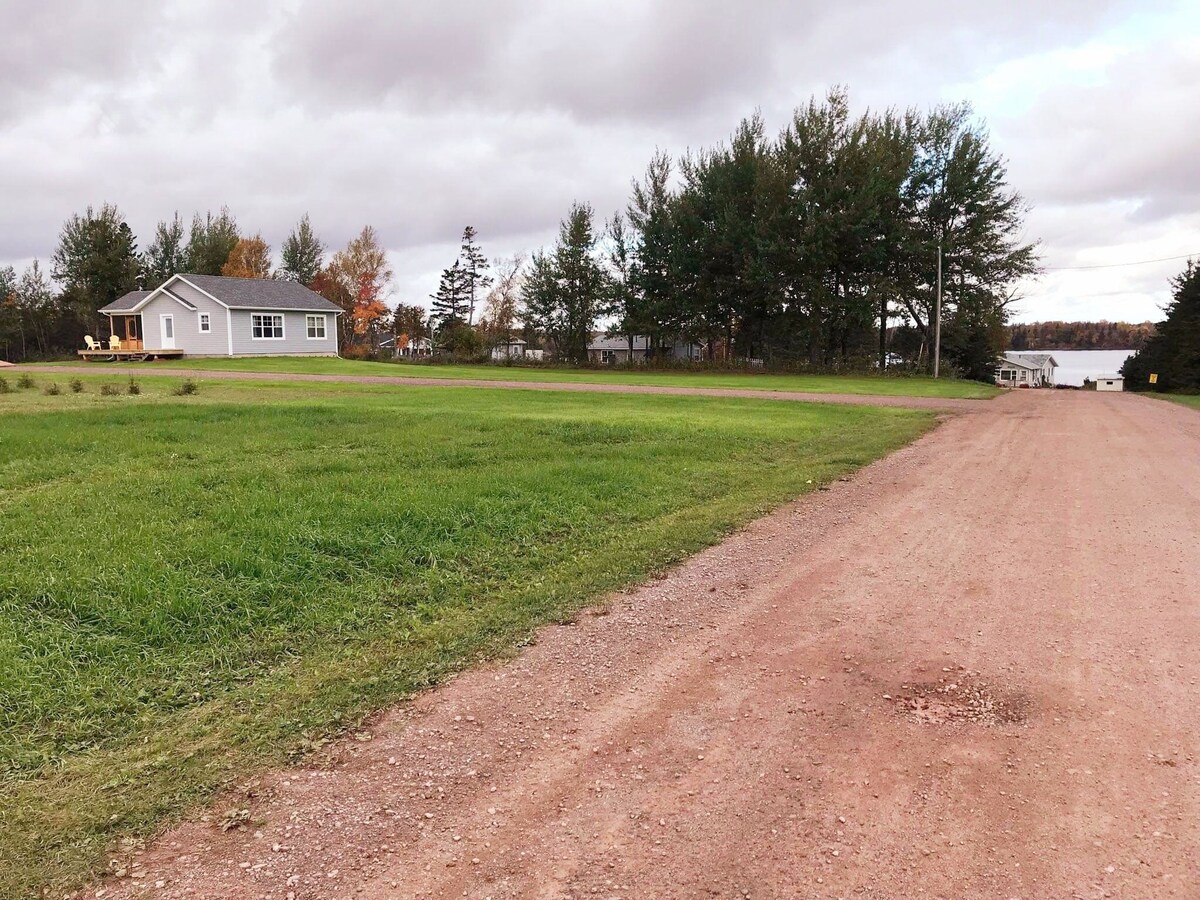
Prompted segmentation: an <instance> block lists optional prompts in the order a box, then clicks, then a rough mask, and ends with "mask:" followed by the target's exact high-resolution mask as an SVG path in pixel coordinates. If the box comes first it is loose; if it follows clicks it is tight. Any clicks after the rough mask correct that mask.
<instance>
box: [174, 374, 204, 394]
mask: <svg viewBox="0 0 1200 900" xmlns="http://www.w3.org/2000/svg"><path fill="white" fill-rule="evenodd" d="M198 393H200V386H199V385H197V384H196V382H194V381H192V379H190V378H186V379H184V382H183V384H181V385H180V386H179V387H177V388H175V396H176V397H187V396H190V395H192V394H198Z"/></svg>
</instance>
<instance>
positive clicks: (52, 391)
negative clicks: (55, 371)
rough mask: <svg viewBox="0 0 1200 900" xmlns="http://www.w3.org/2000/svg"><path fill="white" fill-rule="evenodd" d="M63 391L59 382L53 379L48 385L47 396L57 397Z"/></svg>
mask: <svg viewBox="0 0 1200 900" xmlns="http://www.w3.org/2000/svg"><path fill="white" fill-rule="evenodd" d="M61 393H62V388H60V387H59V386H58V382H55V381H52V382H50V383H49V384H48V385H46V396H47V397H57V396H58V395H59V394H61Z"/></svg>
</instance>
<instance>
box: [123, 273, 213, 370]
mask: <svg viewBox="0 0 1200 900" xmlns="http://www.w3.org/2000/svg"><path fill="white" fill-rule="evenodd" d="M170 290H171V292H172V293H173V294H176V295H177V296H179V297H181V298H182V299H184V300H186V301H187V302H188V303H191V304H192V305H193V306H195V307H196V309H195V310H194V311H193V310H190V309H187V308H186V307H184V306H183V305H181V304H179V303H176V302H175V301H174V300H172V299H171V298H170V297H168V296H166V295H165V294H159V295H158V296H157V297H155V298H154V299H153V300H151V301H150V302H149V303H148V304H146V306H145V307H144V308H143V309H142V327H143V328H144V332H143V333H144V334H147V335H153V337H154V346H155V347H160V346H161V340H162V332H161V330H160V329H161V323H160V320H159V318H158V317H159V315H161V314H164V313H167V314H171V315H173V316H175V346H176V347H178V348H179V349H180V350H182V351H183V352H184V353H185V354H187V355H188V356H228V355H229V331H228V328H227V326H226V324H225V307H223V306H221V305H220V304H219V303H216V302H215V301H213V300H212V299H211V298H210V297H208V296H207V295H206V294H204V293H202V292H200V291H198V290H196V289H195V288H192V287H189V286H188V285H186V284H183V283H182V282H178V281H177V282H175V283H174V284H172V285H171V288H170ZM201 313H206V314H207V315H208V316H209V323H210V324H211V326H212V331H210V332H202V331H200V314H201ZM146 346H147V347H149V346H150V343H149V342H147V343H146Z"/></svg>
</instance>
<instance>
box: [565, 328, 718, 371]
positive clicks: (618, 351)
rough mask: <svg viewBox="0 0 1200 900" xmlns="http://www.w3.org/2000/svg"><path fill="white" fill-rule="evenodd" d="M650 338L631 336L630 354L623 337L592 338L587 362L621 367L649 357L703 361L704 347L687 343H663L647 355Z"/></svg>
mask: <svg viewBox="0 0 1200 900" xmlns="http://www.w3.org/2000/svg"><path fill="white" fill-rule="evenodd" d="M649 346H650V338H649V337H647V336H646V335H644V334H635V335H634V336H633V352H632V354H630V350H629V338H628V337H626V336H624V335H615V334H601V335H597V336H596V337H595V338H593V339H592V340H591V341H590V342H589V343H588V346H587V352H588V362H593V363H603V364H604V365H621V364H622V363H627V362H630V361H631V360H632V361H633V362H640V361H644V360H645V359H647V358H648V357H650V356H655V357H669V358H671V359H703V358H704V345H703V344H693V343H688V342H687V341H674V342H672V343H663V344H662V345H661V346H660V347H659V348H658V349H657V351H655V352H654V353H653V354H648V353H647V347H649Z"/></svg>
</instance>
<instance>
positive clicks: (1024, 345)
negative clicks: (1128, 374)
mask: <svg viewBox="0 0 1200 900" xmlns="http://www.w3.org/2000/svg"><path fill="white" fill-rule="evenodd" d="M1153 335H1154V323H1153V322H1103V321H1101V322H1029V323H1018V324H1014V325H1010V326H1008V345H1009V349H1011V350H1140V349H1141V348H1142V347H1143V346H1145V344H1146V341H1147V340H1149V338H1150V337H1152V336H1153Z"/></svg>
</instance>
